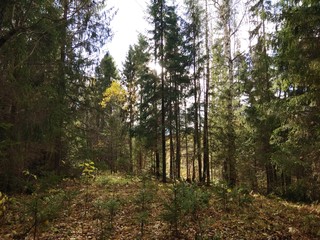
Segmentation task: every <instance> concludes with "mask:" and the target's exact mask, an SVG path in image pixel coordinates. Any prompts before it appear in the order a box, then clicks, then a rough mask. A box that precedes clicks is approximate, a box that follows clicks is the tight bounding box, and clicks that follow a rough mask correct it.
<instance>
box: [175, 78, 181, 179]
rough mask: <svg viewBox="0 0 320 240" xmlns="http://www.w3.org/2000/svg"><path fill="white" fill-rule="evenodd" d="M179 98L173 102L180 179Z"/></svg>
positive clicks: (178, 176) (177, 170) (179, 176)
mask: <svg viewBox="0 0 320 240" xmlns="http://www.w3.org/2000/svg"><path fill="white" fill-rule="evenodd" d="M175 90H176V92H178V91H177V90H178V89H177V83H175ZM179 101H180V98H179V97H178V98H177V99H176V102H175V106H174V108H175V117H176V118H175V125H176V175H177V176H176V177H177V178H178V179H180V178H181V175H180V169H181V141H180V108H179Z"/></svg>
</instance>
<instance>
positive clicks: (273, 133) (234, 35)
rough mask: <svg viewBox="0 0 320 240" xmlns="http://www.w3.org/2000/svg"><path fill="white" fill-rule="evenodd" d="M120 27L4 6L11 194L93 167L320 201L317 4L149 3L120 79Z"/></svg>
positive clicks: (90, 7) (0, 173)
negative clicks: (116, 35) (110, 46)
mask: <svg viewBox="0 0 320 240" xmlns="http://www.w3.org/2000/svg"><path fill="white" fill-rule="evenodd" d="M114 14H116V9H112V8H110V6H108V1H104V0H95V1H92V0H84V1H78V0H23V1H20V0H19V1H17V0H10V1H9V0H1V3H0V72H1V75H0V191H1V192H5V193H12V192H33V191H35V189H34V186H35V185H34V184H33V181H34V180H35V179H38V178H50V179H54V177H53V176H73V177H76V176H78V175H80V174H81V171H80V170H79V164H84V163H90V162H94V164H95V166H96V167H97V168H98V169H109V170H111V172H126V173H131V174H137V175H139V174H141V173H143V172H148V173H150V174H153V175H154V176H155V177H156V178H158V179H159V180H161V181H163V182H167V181H173V180H176V179H185V180H186V181H188V182H199V183H203V184H208V185H209V184H214V183H217V182H219V181H223V182H225V184H226V185H227V186H229V187H236V186H237V187H239V186H246V187H247V188H249V189H251V190H253V191H255V192H260V193H267V194H270V193H274V194H277V195H279V196H282V197H284V198H288V199H290V200H295V201H316V200H320V175H319V174H320V159H319V157H320V152H319V151H320V94H319V90H320V89H319V88H320V45H319V44H320V39H319V37H320V3H319V1H318V0H278V1H269V0H248V1H233V0H206V1H204V0H203V1H200V0H199V1H198V0H185V1H183V3H180V4H179V5H178V4H176V3H175V2H174V1H165V0H153V1H150V2H149V6H148V12H147V13H146V17H147V19H148V21H149V22H150V28H149V29H148V30H149V31H148V32H147V33H146V34H145V35H142V34H141V35H139V38H138V41H137V43H136V44H134V45H132V46H130V48H129V49H128V53H127V57H126V59H125V61H124V64H123V67H122V69H121V71H120V70H119V69H117V67H116V65H115V62H114V60H113V58H112V56H111V55H110V54H109V53H106V55H105V56H104V57H103V58H102V60H101V61H100V60H99V49H101V47H102V46H103V45H104V44H105V43H106V42H107V41H110V40H111V36H112V29H111V28H110V22H111V21H112V17H113V16H114ZM128 17H130V16H128ZM244 36H245V37H244ZM152 66H157V67H156V68H155V67H152ZM82 166H84V165H82Z"/></svg>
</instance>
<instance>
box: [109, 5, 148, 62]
mask: <svg viewBox="0 0 320 240" xmlns="http://www.w3.org/2000/svg"><path fill="white" fill-rule="evenodd" d="M107 4H108V6H109V7H111V6H113V7H114V8H115V10H118V12H117V14H116V16H115V17H114V19H113V21H112V23H111V28H112V29H113V31H114V32H113V33H114V37H113V39H112V41H111V43H108V44H107V45H106V47H105V48H106V49H107V50H109V52H110V54H111V55H112V56H113V58H114V59H115V61H116V63H117V66H118V67H119V68H121V67H122V62H123V61H124V59H125V56H126V53H127V51H128V49H129V45H132V44H134V43H136V41H137V35H138V33H145V31H146V29H147V27H148V23H147V21H146V19H145V16H146V14H145V12H146V8H147V2H146V0H110V1H109V2H108V3H107Z"/></svg>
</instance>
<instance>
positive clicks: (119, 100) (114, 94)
mask: <svg viewBox="0 0 320 240" xmlns="http://www.w3.org/2000/svg"><path fill="white" fill-rule="evenodd" d="M126 94H127V93H126V90H125V89H124V88H123V87H122V86H121V85H120V83H119V82H118V81H112V83H111V85H110V87H109V88H107V89H106V90H105V91H104V93H103V98H102V101H101V103H100V105H101V106H102V107H103V108H106V107H107V105H109V104H110V105H111V106H123V105H124V103H125V101H126Z"/></svg>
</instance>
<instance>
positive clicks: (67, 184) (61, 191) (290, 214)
mask: <svg viewBox="0 0 320 240" xmlns="http://www.w3.org/2000/svg"><path fill="white" fill-rule="evenodd" d="M183 186H187V188H188V184H187V183H183ZM190 186H191V185H190ZM190 188H191V187H190ZM175 189H177V184H172V183H171V184H162V183H159V182H157V181H155V180H150V181H147V180H146V181H145V180H141V179H139V178H136V177H128V176H124V175H110V174H108V173H106V172H104V173H100V174H99V175H97V176H96V177H95V178H94V179H87V180H81V179H76V180H70V179H66V180H65V181H63V183H62V184H59V185H58V186H56V187H55V188H50V190H47V191H45V192H42V193H38V194H32V195H18V196H10V197H9V200H8V201H7V202H6V203H2V209H3V207H4V205H6V207H7V208H6V210H5V211H3V212H4V214H2V215H3V216H2V217H1V218H0V239H1V240H6V239H46V240H50V239H68V240H80V239H126V240H127V239H237V240H239V239H268V240H271V239H279V240H280V239H283V240H284V239H299V240H301V239H302V240H303V239H320V205H307V204H296V203H291V202H288V201H284V200H282V199H279V198H276V197H265V196H262V195H259V194H253V193H247V192H245V191H242V190H241V191H240V190H239V189H238V190H237V192H235V191H232V190H230V189H227V188H226V189H225V190H224V189H223V187H220V188H214V187H199V188H198V187H196V188H193V189H197V190H196V191H195V192H193V193H196V194H192V193H190V192H189V193H188V191H185V193H186V194H187V198H186V199H185V200H184V201H182V202H179V199H178V198H179V196H181V195H179V194H177V191H175ZM199 189H200V190H199ZM200 193H206V194H202V195H201V194H200ZM188 194H189V195H188ZM195 196H198V198H197V197H195ZM192 199H193V200H192ZM201 199H202V200H201ZM205 199H207V200H208V202H207V200H205ZM186 202H189V203H190V202H196V203H195V204H194V205H192V206H193V208H192V211H189V212H188V211H187V210H184V209H189V210H190V209H191V208H190V205H189V207H188V206H184V205H183V204H184V203H186ZM0 213H1V211H0ZM142 223H143V228H142ZM141 230H143V234H142V233H141Z"/></svg>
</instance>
